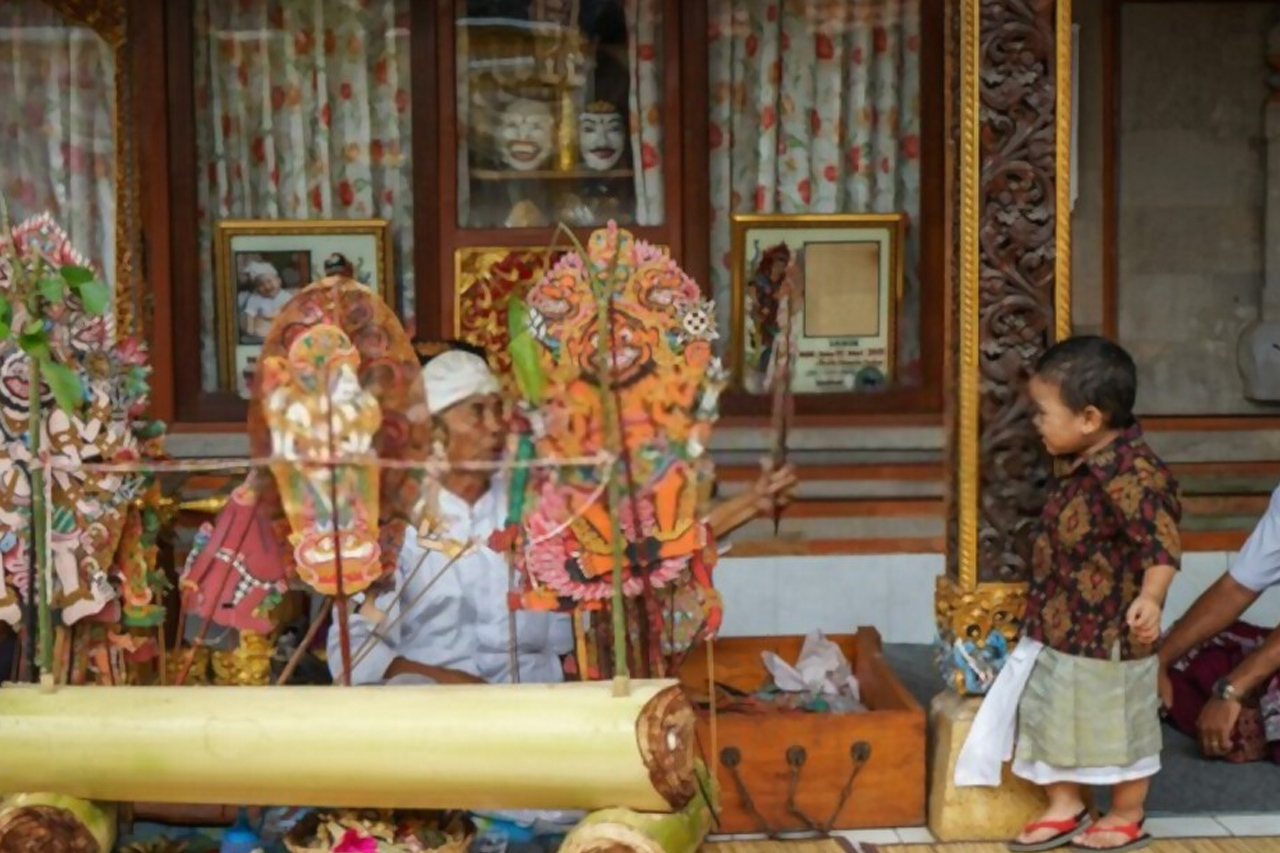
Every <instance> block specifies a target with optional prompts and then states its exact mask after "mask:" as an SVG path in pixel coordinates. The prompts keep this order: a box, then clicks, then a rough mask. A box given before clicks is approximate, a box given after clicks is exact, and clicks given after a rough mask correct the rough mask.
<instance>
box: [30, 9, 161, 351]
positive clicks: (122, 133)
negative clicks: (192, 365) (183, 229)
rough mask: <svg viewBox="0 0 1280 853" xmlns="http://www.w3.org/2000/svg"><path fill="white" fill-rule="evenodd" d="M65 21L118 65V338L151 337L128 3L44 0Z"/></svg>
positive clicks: (116, 225)
mask: <svg viewBox="0 0 1280 853" xmlns="http://www.w3.org/2000/svg"><path fill="white" fill-rule="evenodd" d="M41 2H43V3H46V4H47V5H49V6H50V7H51V8H53V9H54V10H56V11H57V12H58V13H59V14H61V15H62V16H63V17H64V18H66V19H67V20H69V21H74V22H75V23H78V24H82V25H84V26H86V27H88V28H90V29H91V30H93V31H94V32H95V33H96V34H97V35H98V37H99V38H101V39H102V40H103V41H104V42H106V43H107V46H108V47H110V48H111V51H112V54H113V60H114V62H115V74H116V78H115V88H116V104H115V107H116V112H115V129H114V135H115V154H116V158H115V159H116V162H115V180H116V222H115V230H116V268H115V270H114V274H115V316H116V337H117V338H124V337H130V336H143V337H147V336H148V335H149V332H150V330H149V328H147V322H146V321H147V319H148V318H147V317H146V312H145V311H144V310H143V304H142V270H141V269H140V268H139V265H138V263H137V260H136V258H137V254H138V253H139V252H140V251H141V249H140V247H141V242H142V225H141V221H140V210H139V209H140V207H141V202H140V201H139V198H140V193H141V187H140V185H139V182H138V170H137V157H136V155H135V145H136V144H137V141H136V140H135V139H134V136H133V133H132V129H133V127H134V125H135V122H134V112H133V87H132V82H133V75H132V74H131V73H130V72H129V54H128V51H127V49H126V48H127V46H128V29H129V28H128V18H127V11H126V6H127V3H126V0H41Z"/></svg>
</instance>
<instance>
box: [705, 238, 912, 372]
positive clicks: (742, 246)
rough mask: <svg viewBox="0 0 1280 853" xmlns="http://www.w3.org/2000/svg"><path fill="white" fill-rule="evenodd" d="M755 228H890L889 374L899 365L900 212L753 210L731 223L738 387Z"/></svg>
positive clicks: (732, 348) (731, 360) (733, 364)
mask: <svg viewBox="0 0 1280 853" xmlns="http://www.w3.org/2000/svg"><path fill="white" fill-rule="evenodd" d="M756 228H779V229H781V228H786V229H791V230H797V231H798V230H801V229H812V228H847V229H849V233H850V234H851V235H852V234H854V233H856V232H857V231H858V230H859V229H863V228H867V229H871V228H875V229H888V230H889V231H890V233H891V235H892V245H891V247H890V252H889V282H890V286H891V288H892V290H893V297H892V299H891V301H890V303H889V336H888V337H889V346H888V362H889V371H888V372H889V373H890V374H891V375H892V373H893V371H894V369H895V367H896V364H897V357H896V356H897V351H898V332H899V329H898V318H899V317H900V316H901V311H900V310H899V308H900V303H901V302H902V293H903V279H904V263H905V261H904V258H905V254H906V220H905V218H904V217H903V215H902V214H900V213H802V214H779V213H750V214H735V215H734V216H733V218H732V221H731V224H730V238H729V262H730V264H731V265H732V266H731V269H730V273H731V275H732V278H731V282H732V284H731V294H732V302H731V304H730V306H729V324H730V327H731V328H730V329H729V353H728V365H727V366H728V368H729V372H730V375H731V376H732V377H733V383H734V386H735V387H741V386H742V370H743V363H742V348H743V345H744V340H743V329H742V326H743V320H744V317H743V314H744V313H745V312H746V293H745V290H744V288H745V286H746V285H745V282H744V280H743V263H744V262H745V260H746V239H747V234H748V232H750V231H751V230H753V229H756Z"/></svg>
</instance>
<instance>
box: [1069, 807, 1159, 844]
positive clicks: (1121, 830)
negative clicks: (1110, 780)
mask: <svg viewBox="0 0 1280 853" xmlns="http://www.w3.org/2000/svg"><path fill="white" fill-rule="evenodd" d="M1144 819H1145V818H1144V816H1143V815H1142V814H1141V813H1138V814H1131V813H1124V812H1111V813H1110V814H1108V815H1106V816H1104V817H1102V818H1099V819H1098V822H1097V823H1095V824H1094V825H1093V826H1091V827H1089V828H1088V829H1086V830H1085V831H1084V832H1081V833H1080V834H1079V835H1077V836H1076V837H1075V838H1073V839H1071V843H1072V845H1073V846H1075V847H1078V848H1081V849H1084V850H1108V851H1122V850H1124V851H1128V850H1138V849H1140V848H1142V847H1146V846H1147V845H1148V844H1150V843H1151V836H1149V835H1147V834H1146V833H1145V832H1143V831H1142V824H1143V821H1144Z"/></svg>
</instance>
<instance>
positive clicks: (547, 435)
mask: <svg viewBox="0 0 1280 853" xmlns="http://www.w3.org/2000/svg"><path fill="white" fill-rule="evenodd" d="M606 300H607V302H608V304H607V306H602V304H601V303H602V301H606ZM526 304H527V306H528V312H527V316H528V328H527V329H526V330H513V338H516V337H520V334H521V332H522V331H523V332H527V336H528V337H529V338H530V339H532V340H534V341H535V342H536V348H535V350H536V352H535V355H536V359H537V362H538V369H539V370H540V372H541V373H542V375H543V376H544V377H545V388H544V392H543V394H542V395H541V397H540V399H539V400H532V399H528V398H526V400H525V407H526V410H527V411H528V412H530V413H532V414H533V415H535V417H534V418H532V421H533V422H537V423H541V424H542V431H541V434H540V435H539V436H536V437H533V436H531V437H530V438H529V440H530V441H533V442H534V443H536V445H537V447H536V451H537V455H538V456H539V457H541V458H561V459H563V458H566V457H590V456H594V455H598V454H601V453H617V454H621V456H622V460H620V461H619V463H617V464H616V465H615V466H614V467H613V468H612V469H608V468H606V467H605V466H576V467H569V466H563V467H548V468H543V469H539V471H538V472H537V473H535V474H533V475H531V476H530V477H529V478H528V481H527V494H528V497H529V501H528V505H529V510H528V511H527V512H526V513H525V516H524V519H523V522H524V525H523V531H522V532H521V534H520V538H519V539H518V542H517V545H516V565H517V568H518V569H519V570H520V571H521V573H522V575H523V579H524V582H525V594H524V598H523V599H522V602H523V606H526V607H530V608H538V609H545V608H546V607H548V606H556V607H559V608H561V609H572V608H574V607H583V606H585V607H588V608H591V607H598V606H601V605H602V604H603V603H604V602H606V601H607V600H608V599H609V597H610V595H611V593H612V589H611V587H612V577H613V567H614V557H613V551H614V548H613V533H612V517H611V513H616V515H617V517H618V518H619V519H620V521H621V527H622V535H623V538H624V540H625V541H624V543H623V551H624V555H625V558H624V576H623V588H624V593H625V594H626V595H628V596H636V595H640V594H642V593H644V591H645V587H646V585H647V586H649V587H650V588H653V589H661V588H665V587H670V586H672V585H679V583H680V582H683V581H691V569H692V568H693V566H694V564H695V563H697V564H698V565H699V566H701V565H703V563H702V561H703V559H704V558H705V556H706V551H707V548H708V544H709V543H708V534H707V532H706V530H705V529H704V526H703V525H702V524H701V523H700V522H699V517H700V511H699V504H700V499H699V498H700V489H699V481H700V480H701V478H703V477H704V476H706V475H707V474H708V466H709V462H708V460H706V459H705V457H703V456H702V452H703V448H705V447H706V444H707V439H708V437H709V434H710V429H711V425H712V423H713V422H714V421H715V419H716V417H717V409H716V399H717V395H718V393H719V389H720V385H721V383H722V382H723V371H722V370H721V369H720V368H719V362H718V359H716V358H715V357H714V356H713V355H712V353H711V349H710V343H709V342H710V340H712V339H713V338H714V335H715V328H714V319H713V318H714V314H713V312H712V311H710V310H709V306H708V305H707V303H705V302H704V301H703V300H702V295H701V291H700V290H699V288H698V286H697V284H696V283H695V282H694V281H693V280H692V279H690V278H689V277H688V276H687V275H686V274H685V273H684V271H683V270H681V269H680V267H679V266H677V265H676V263H675V262H674V261H672V260H671V258H670V256H669V255H667V253H666V252H664V251H662V250H659V249H657V248H655V247H653V246H651V245H649V244H647V243H644V242H641V241H638V240H636V239H635V238H634V237H633V236H632V235H631V234H630V233H629V232H627V231H625V230H622V229H619V228H618V227H617V226H616V225H610V226H609V227H608V228H604V229H600V230H598V231H596V232H595V233H594V234H592V235H591V237H590V239H589V241H588V243H587V245H586V248H585V252H584V253H578V252H571V253H569V254H567V255H566V256H565V257H563V258H562V259H561V260H560V261H559V262H558V263H556V265H555V266H554V267H553V268H552V269H551V270H550V271H548V273H547V274H546V275H544V276H543V277H542V279H541V280H540V281H539V282H538V283H537V284H536V285H535V286H534V287H533V288H532V289H531V290H530V292H529V294H528V296H527V298H526ZM602 307H605V308H606V309H607V315H606V318H607V319H604V321H603V322H602V311H601V308H602ZM604 325H607V326H608V328H607V329H604V328H602V326H604ZM605 335H607V336H608V337H607V339H606V338H605ZM602 340H603V341H604V343H605V344H607V345H608V346H607V350H605V351H602ZM605 395H610V396H611V397H612V398H613V399H614V400H615V401H616V403H617V408H618V414H619V420H620V432H621V435H620V436H616V437H614V436H610V435H608V429H607V426H608V424H607V423H606V417H605V401H606V396H605ZM615 438H616V439H620V442H617V441H615ZM624 467H625V472H624V470H623V468H624ZM610 476H625V478H626V495H625V497H623V499H622V502H621V505H619V506H616V507H610V505H609V500H608V489H607V484H608V478H609V477H610ZM705 578H706V585H707V586H708V587H709V585H710V576H709V573H708V574H706V576H705ZM708 600H709V599H708ZM552 602H555V604H554V605H553V604H552ZM703 615H704V616H705V615H708V614H703Z"/></svg>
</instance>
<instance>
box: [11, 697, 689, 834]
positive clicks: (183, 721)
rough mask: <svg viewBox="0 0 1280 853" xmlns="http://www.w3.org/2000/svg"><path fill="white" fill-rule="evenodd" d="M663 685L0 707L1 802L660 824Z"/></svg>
mask: <svg viewBox="0 0 1280 853" xmlns="http://www.w3.org/2000/svg"><path fill="white" fill-rule="evenodd" d="M693 765H694V715H693V709H692V706H690V705H689V703H688V701H687V700H686V699H685V698H684V696H683V694H682V693H681V692H680V690H679V688H678V686H677V683H676V682H673V681H637V682H634V683H633V684H632V690H631V692H630V693H629V694H628V695H627V696H625V697H617V698H616V697H614V696H613V694H612V689H611V685H609V684H608V683H607V682H587V683H574V684H559V685H483V686H456V687H455V686H422V687H408V686H406V687H355V688H340V687H188V688H173V687H115V688H100V687H62V688H58V689H57V690H54V691H51V692H44V691H40V690H38V689H35V688H28V687H20V686H10V687H6V688H5V689H4V690H0V791H5V792H20V791H54V792H57V793H59V794H65V795H70V796H76V797H83V798H84V799H89V800H120V801H141V802H156V803H191V804H194V805H200V804H221V803H243V804H249V805H269V804H278V803H287V804H290V805H298V806H347V807H360V808H363V807H371V808H456V809H542V808H579V809H587V810H592V809H601V808H609V807H618V806H622V807H626V808H631V809H636V810H638V811H646V812H670V811H673V810H678V809H680V808H682V807H684V806H685V805H686V804H687V803H688V802H689V801H690V800H691V799H692V798H693V796H694V793H695V792H696V790H697V782H696V779H695V777H694V770H693Z"/></svg>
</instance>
